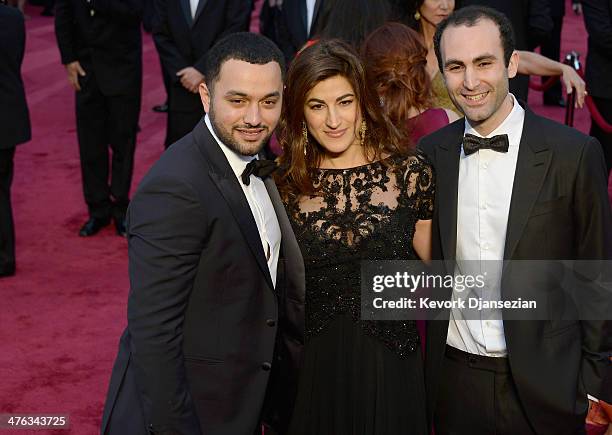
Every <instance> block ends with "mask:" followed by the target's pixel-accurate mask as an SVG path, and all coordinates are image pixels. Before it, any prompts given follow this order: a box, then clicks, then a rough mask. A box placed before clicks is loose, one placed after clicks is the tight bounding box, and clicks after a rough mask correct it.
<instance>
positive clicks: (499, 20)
mask: <svg viewBox="0 0 612 435" xmlns="http://www.w3.org/2000/svg"><path fill="white" fill-rule="evenodd" d="M481 20H491V21H493V23H494V24H495V25H496V26H497V28H498V29H499V35H500V38H501V44H502V48H503V49H504V61H505V62H506V66H508V65H509V64H510V57H511V56H512V53H513V52H514V30H513V29H512V23H510V20H509V19H508V17H506V16H505V15H504V14H503V13H501V12H499V11H496V10H495V9H492V8H489V7H486V6H468V7H465V8H461V9H459V10H458V11H457V12H454V13H452V14H450V16H449V17H448V18H446V19H445V20H444V21H442V22H441V23H440V24H438V28H437V29H436V34H435V35H434V49H435V50H436V57H437V58H438V68H440V72H443V71H444V65H443V61H442V52H441V50H440V41H441V40H442V34H443V33H444V30H446V28H447V27H449V26H453V27H458V26H467V27H473V26H475V25H476V24H478V22H479V21H481ZM466 44H469V41H466Z"/></svg>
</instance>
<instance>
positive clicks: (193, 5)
mask: <svg viewBox="0 0 612 435" xmlns="http://www.w3.org/2000/svg"><path fill="white" fill-rule="evenodd" d="M198 3H200V0H189V7H190V9H191V18H195V14H196V11H197V10H198Z"/></svg>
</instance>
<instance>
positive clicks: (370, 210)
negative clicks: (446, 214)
mask: <svg viewBox="0 0 612 435" xmlns="http://www.w3.org/2000/svg"><path fill="white" fill-rule="evenodd" d="M310 175H311V177H312V180H313V181H314V187H315V189H316V191H317V192H319V193H318V194H317V195H316V196H308V197H301V198H298V199H296V200H295V201H293V203H290V204H287V211H288V215H289V218H290V220H291V224H292V226H293V230H294V232H295V235H296V238H297V240H298V243H299V245H300V248H301V250H302V254H303V257H304V263H305V267H306V346H305V351H304V359H303V365H302V371H301V376H300V384H299V389H298V397H297V401H296V407H295V411H294V415H293V419H292V423H291V429H290V434H292V435H297V434H304V435H315V434H316V435H324V434H330V435H332V434H333V435H343V434H355V435H357V434H358V435H387V434H388V435H396V434H403V435H409V434H425V433H426V420H425V392H424V385H423V384H424V381H423V365H422V357H421V353H420V346H419V335H418V332H417V328H416V323H415V322H414V321H404V322H401V321H396V322H391V321H386V322H385V321H362V320H360V313H361V302H360V293H361V287H360V276H361V261H367V260H414V259H418V257H417V255H416V253H415V251H414V249H413V247H412V239H413V236H414V232H415V224H416V222H417V220H419V219H431V217H432V213H433V198H434V177H433V170H432V168H431V166H430V164H429V163H428V162H427V160H426V158H425V157H424V156H423V155H421V154H417V155H414V156H410V157H400V156H391V157H388V158H386V159H384V160H381V161H378V162H374V163H370V164H367V165H363V166H359V167H356V168H349V169H314V170H312V171H311V174H310Z"/></svg>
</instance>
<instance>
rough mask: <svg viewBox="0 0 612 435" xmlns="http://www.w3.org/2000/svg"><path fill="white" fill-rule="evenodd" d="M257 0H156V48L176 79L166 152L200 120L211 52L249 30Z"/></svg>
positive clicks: (171, 89) (170, 102)
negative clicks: (201, 94)
mask: <svg viewBox="0 0 612 435" xmlns="http://www.w3.org/2000/svg"><path fill="white" fill-rule="evenodd" d="M252 5H253V2H252V0H214V1H213V0H155V8H156V20H155V23H154V26H153V37H154V38H155V46H156V47H157V50H158V52H159V55H160V58H161V60H162V67H163V69H164V70H165V73H167V74H168V75H169V76H170V78H171V83H170V87H169V95H168V123H167V131H166V141H165V146H166V148H167V147H168V146H170V144H172V143H174V142H176V141H177V140H179V139H180V138H181V137H183V136H185V135H186V134H187V133H189V132H191V130H192V129H193V127H195V125H196V124H197V123H198V122H199V121H200V119H201V118H202V115H204V112H203V110H202V104H201V102H200V97H199V95H198V88H199V86H200V84H201V83H203V82H204V63H205V62H206V56H207V54H208V50H209V49H210V47H212V46H213V45H214V44H215V42H217V41H218V40H219V39H221V38H223V36H225V35H228V34H230V33H234V32H241V31H248V30H249V22H250V18H251V10H252Z"/></svg>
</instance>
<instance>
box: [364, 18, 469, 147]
mask: <svg viewBox="0 0 612 435" xmlns="http://www.w3.org/2000/svg"><path fill="white" fill-rule="evenodd" d="M361 58H362V59H363V62H364V64H365V68H366V76H367V78H368V83H370V84H371V85H373V86H374V88H375V89H376V91H377V92H378V96H379V97H380V104H381V106H382V108H383V111H384V112H385V113H386V115H387V116H388V117H389V119H390V120H391V122H392V123H393V125H395V127H397V128H398V129H399V130H400V132H401V136H402V144H403V145H404V146H406V147H409V148H411V147H414V145H416V143H417V142H418V140H419V139H420V138H421V137H423V136H425V135H427V134H429V133H432V132H434V131H435V130H437V129H439V128H441V127H444V126H445V125H446V124H448V123H449V122H452V121H455V120H457V119H459V116H458V115H457V114H456V113H455V112H453V111H452V110H450V109H445V108H440V107H436V105H435V102H434V95H433V91H432V86H431V79H430V76H429V73H428V71H427V50H426V49H425V47H424V46H423V43H422V41H421V37H420V35H419V34H418V33H417V32H416V31H414V30H412V29H410V28H409V27H407V26H404V25H403V24H400V23H386V24H384V25H383V26H381V27H379V28H378V29H376V30H374V31H373V32H372V33H371V34H370V35H369V36H368V38H367V39H366V40H365V41H364V43H363V45H362V47H361Z"/></svg>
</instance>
